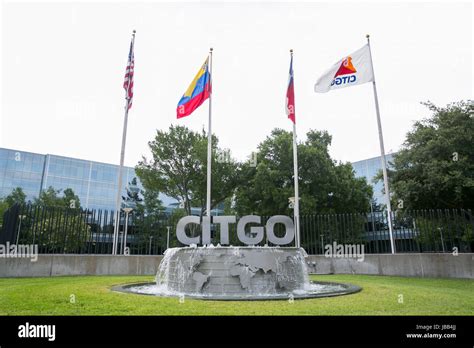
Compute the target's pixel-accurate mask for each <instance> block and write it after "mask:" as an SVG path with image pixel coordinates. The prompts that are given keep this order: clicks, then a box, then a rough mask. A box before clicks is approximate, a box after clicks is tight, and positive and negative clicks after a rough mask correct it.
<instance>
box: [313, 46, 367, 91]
mask: <svg viewBox="0 0 474 348" xmlns="http://www.w3.org/2000/svg"><path fill="white" fill-rule="evenodd" d="M373 79H374V76H373V73H372V62H371V59H370V50H369V46H368V45H365V46H364V47H362V48H361V49H359V50H357V51H355V52H354V53H352V54H351V55H349V56H347V57H345V58H343V59H341V60H340V61H338V62H337V63H336V64H334V65H333V66H332V67H331V68H330V69H329V70H328V71H326V72H325V73H324V74H323V75H322V76H321V77H320V78H319V79H318V81H317V82H316V84H315V85H314V91H315V92H316V93H325V92H328V91H330V90H331V89H337V88H343V87H349V86H355V85H360V84H362V83H366V82H371V81H373Z"/></svg>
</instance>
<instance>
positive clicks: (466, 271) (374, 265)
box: [307, 253, 474, 279]
mask: <svg viewBox="0 0 474 348" xmlns="http://www.w3.org/2000/svg"><path fill="white" fill-rule="evenodd" d="M307 262H308V269H309V272H310V273H313V274H374V275H391V276H405V277H435V278H438V277H439V278H471V279H473V278H474V254H472V253H470V254H458V255H457V256H454V255H452V254H431V253H423V254H395V255H391V254H365V257H364V260H363V261H361V262H359V261H357V259H356V258H328V257H325V256H323V255H310V256H308V258H307Z"/></svg>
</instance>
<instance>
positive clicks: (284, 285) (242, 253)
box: [113, 216, 360, 300]
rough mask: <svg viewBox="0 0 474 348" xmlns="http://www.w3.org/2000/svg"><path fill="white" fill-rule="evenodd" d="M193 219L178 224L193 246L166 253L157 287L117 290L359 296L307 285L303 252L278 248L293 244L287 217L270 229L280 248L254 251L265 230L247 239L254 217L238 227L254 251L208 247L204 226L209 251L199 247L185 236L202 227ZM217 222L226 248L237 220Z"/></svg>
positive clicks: (205, 295) (350, 288)
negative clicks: (278, 229) (280, 229)
mask: <svg viewBox="0 0 474 348" xmlns="http://www.w3.org/2000/svg"><path fill="white" fill-rule="evenodd" d="M195 218H197V219H199V217H192V216H188V217H185V218H183V219H182V220H180V222H179V223H178V226H177V237H178V239H179V240H180V242H182V243H183V244H190V246H187V247H179V248H170V249H168V250H166V252H165V254H164V257H163V259H162V261H161V263H160V266H159V270H158V273H157V275H156V282H155V283H147V284H143V283H142V284H131V285H123V286H118V287H115V288H114V289H113V290H116V291H124V292H131V293H136V294H145V295H156V296H185V297H189V298H196V299H211V300H270V299H288V298H294V299H298V298H313V297H324V296H336V295H344V294H349V293H354V292H357V291H360V288H359V287H357V286H354V285H350V284H337V283H327V282H311V281H310V280H309V277H308V270H307V267H306V262H305V258H306V257H307V255H306V252H305V251H304V249H303V248H296V247H281V246H279V244H288V242H291V240H293V238H294V228H293V222H292V220H291V219H290V218H288V217H286V216H276V217H275V216H274V217H272V218H270V219H269V220H268V221H267V224H266V232H267V239H268V240H269V241H270V242H272V243H273V244H276V245H277V246H276V247H268V246H263V247H261V246H254V245H256V244H258V243H259V242H260V241H261V240H263V232H264V230H263V227H251V232H253V236H252V235H249V234H246V233H245V224H246V223H248V222H256V223H260V217H256V216H246V217H243V218H241V219H240V221H239V225H238V226H237V234H238V237H239V239H240V240H241V241H242V242H243V243H245V244H250V245H251V246H245V247H233V246H220V244H218V245H217V246H213V245H212V244H210V243H206V242H210V224H209V223H208V222H206V221H205V220H204V221H203V222H202V224H203V226H202V227H203V228H202V231H203V236H202V239H203V241H204V242H205V243H206V245H205V246H200V247H198V246H197V244H193V242H199V240H198V239H196V238H200V237H193V238H190V237H188V236H187V235H186V234H185V226H186V225H187V224H189V223H196V224H197V223H199V220H196V219H195ZM219 218H221V219H217V222H219V221H220V223H221V242H228V225H224V222H226V224H228V223H232V222H234V223H235V220H234V219H225V218H229V217H222V216H221V217H219ZM230 218H235V217H230ZM183 220H184V221H183ZM214 222H216V219H214ZM276 223H282V224H284V225H285V227H286V233H285V235H284V236H283V237H281V238H279V237H276V236H275V234H274V233H273V227H274V225H275V224H276ZM222 225H224V227H223V226H222Z"/></svg>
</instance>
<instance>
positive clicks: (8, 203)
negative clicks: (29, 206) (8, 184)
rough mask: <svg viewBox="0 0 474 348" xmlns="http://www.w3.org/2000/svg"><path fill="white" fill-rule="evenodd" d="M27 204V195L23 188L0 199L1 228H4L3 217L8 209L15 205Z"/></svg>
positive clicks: (18, 188)
mask: <svg viewBox="0 0 474 348" xmlns="http://www.w3.org/2000/svg"><path fill="white" fill-rule="evenodd" d="M25 203H26V194H25V193H24V192H23V189H22V188H21V187H16V188H14V189H13V190H12V192H11V193H10V194H9V195H8V196H6V197H4V198H0V227H1V226H3V215H4V214H5V212H6V211H7V210H8V209H10V208H11V207H12V206H13V205H15V204H20V205H24V204H25Z"/></svg>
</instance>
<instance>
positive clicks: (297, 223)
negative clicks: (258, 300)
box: [290, 50, 301, 248]
mask: <svg viewBox="0 0 474 348" xmlns="http://www.w3.org/2000/svg"><path fill="white" fill-rule="evenodd" d="M290 53H291V59H292V61H293V50H290ZM294 83H295V80H294V76H293V86H294ZM293 169H294V177H295V206H294V209H293V214H294V219H295V244H296V247H297V248H299V247H300V246H301V244H300V198H299V187H298V178H299V177H298V151H297V142H296V120H295V122H293Z"/></svg>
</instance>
